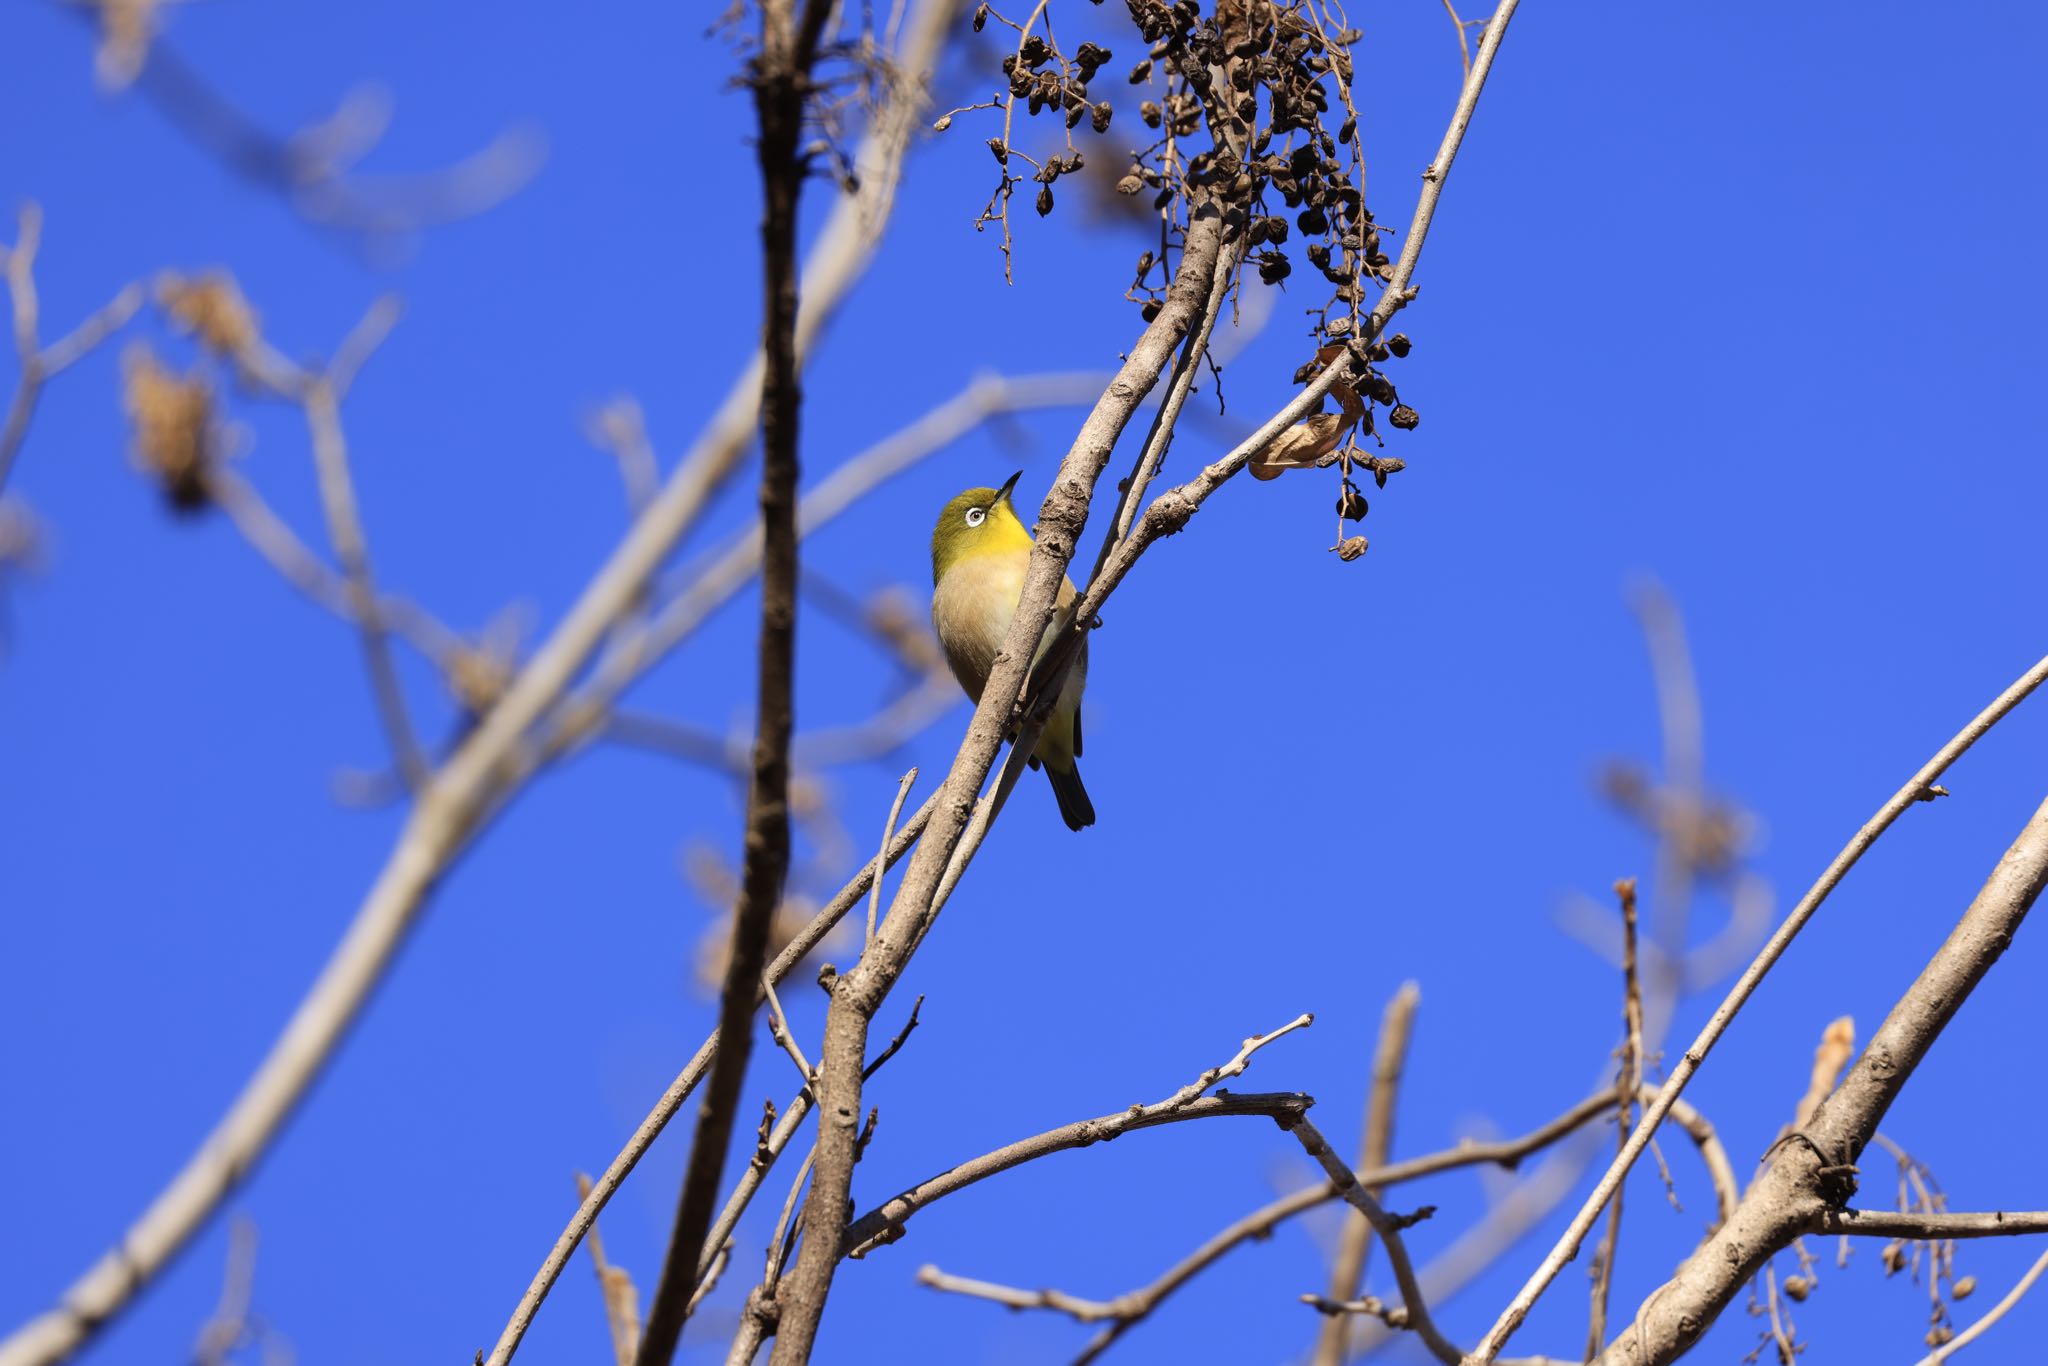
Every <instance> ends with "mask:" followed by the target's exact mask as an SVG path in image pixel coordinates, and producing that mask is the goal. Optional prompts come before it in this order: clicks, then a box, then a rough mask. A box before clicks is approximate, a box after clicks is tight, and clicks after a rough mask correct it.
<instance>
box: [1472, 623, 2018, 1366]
mask: <svg viewBox="0 0 2048 1366" xmlns="http://www.w3.org/2000/svg"><path fill="white" fill-rule="evenodd" d="M2044 679H2048V658H2043V659H2041V660H2040V661H2038V662H2037V663H2036V664H2035V665H2034V666H2033V667H2032V668H2031V669H2029V670H2027V672H2026V673H2024V674H2022V675H2021V676H2020V677H2019V679H2018V680H2016V681H2015V682H2014V683H2013V684H2012V686H2010V687H2009V688H2007V689H2006V690H2005V691H2004V692H2003V693H2001V694H1999V696H1998V697H1997V698H1996V699H1994V700H1993V701H1992V703H1991V705H1990V706H1988V707H1986V708H1985V709H1984V710H1983V711H1982V712H1980V713H1978V715H1977V716H1976V717H1975V718H1973V719H1972V720H1971V721H1970V723H1969V724H1968V725H1966V726H1964V727H1963V729H1962V730H1961V731H1960V732H1958V733H1957V734H1956V736H1955V738H1953V739H1951V740H1950V741H1949V742H1948V743H1947V744H1946V745H1944V746H1942V747H1941V749H1940V750H1939V751H1937V752H1936V754H1935V756H1934V757H1933V758H1932V759H1930V760H1928V761H1927V763H1926V764H1924V765H1923V766H1922V767H1921V769H1920V771H1919V772H1918V773H1916V774H1914V775H1913V776H1912V777H1911V778H1910V779H1908V780H1907V782H1906V784H1905V786H1904V787H1901V788H1900V789H1899V790H1898V791H1897V792H1895V793H1893V794H1892V796H1891V797H1890V798H1889V799H1888V800H1887V801H1886V802H1885V803H1884V805H1883V806H1881V807H1879V808H1878V811H1877V814H1876V815H1874V816H1872V817H1871V818H1870V820H1869V821H1867V822H1865V824H1864V825H1863V827H1862V829H1860V830H1858V831H1857V832H1856V833H1855V835H1853V836H1852V837H1851V838H1850V840H1849V843H1848V844H1847V845H1845V846H1844V847H1843V849H1842V851H1841V852H1840V853H1839V854H1837V855H1835V858H1834V861H1833V862H1831V863H1830V864H1829V865H1828V866H1827V868H1826V869H1825V870H1824V871H1823V872H1822V873H1821V875H1820V878H1819V879H1818V880H1817V881H1816V882H1815V883H1814V884H1813V886H1812V887H1811V888H1809V889H1808V890H1807V893H1806V895H1805V896H1803V897H1801V898H1800V900H1799V904H1798V905H1796V906H1794V907H1793V908H1792V911H1791V913H1790V914H1789V915H1787V916H1786V917H1785V920H1784V921H1783V923H1781V924H1780V925H1779V926H1778V928H1777V930H1776V931H1775V932H1774V933H1773V934H1772V935H1771V938H1770V940H1769V942H1767V943H1766V944H1765V945H1764V947H1763V949H1762V950H1761V951H1760V952H1759V953H1758V954H1757V956H1756V958H1755V959H1754V960H1752V961H1751V963H1750V965H1749V967H1748V968H1747V969H1745V970H1744V971H1743V974H1742V976H1741V977H1740V978H1738V979H1737V980H1736V982H1735V985H1734V986H1733V987H1731V988H1730V989H1729V992H1728V995H1727V997H1726V999H1724V1000H1723V1001H1722V1002H1721V1005H1720V1007H1719V1008H1718V1009H1717V1010H1715V1012H1714V1014H1713V1016H1712V1017H1711V1018H1710V1019H1709V1020H1708V1021H1707V1023H1706V1026H1705V1027H1704V1028H1703V1029H1701V1031H1700V1034H1699V1037H1698V1038H1697V1039H1695V1040H1694V1042H1693V1045H1692V1047H1691V1048H1688V1049H1687V1050H1686V1051H1685V1054H1684V1055H1683V1056H1682V1057H1681V1058H1680V1059H1679V1060H1678V1062H1677V1064H1676V1065H1675V1066H1674V1067H1673V1068H1672V1069H1671V1075H1670V1076H1669V1077H1668V1078H1667V1079H1666V1080H1665V1083H1664V1085H1663V1087H1662V1089H1661V1090H1659V1091H1658V1093H1657V1099H1656V1100H1655V1101H1653V1102H1652V1103H1651V1104H1650V1106H1649V1108H1648V1109H1647V1110H1646V1111H1645V1112H1644V1114H1643V1118H1642V1120H1641V1121H1640V1122H1639V1123H1638V1124H1637V1125H1636V1129H1635V1132H1634V1133H1632V1134H1630V1135H1629V1140H1628V1142H1627V1144H1625V1145H1624V1146H1623V1148H1622V1151H1621V1155H1620V1156H1619V1157H1617V1158H1616V1159H1615V1160H1614V1162H1613V1163H1612V1164H1610V1165H1609V1167H1608V1169H1607V1171H1606V1173H1605V1174H1603V1175H1602V1176H1601V1178H1600V1180H1599V1182H1598V1184H1596V1185H1595V1186H1594V1188H1593V1192H1592V1194H1591V1195H1589V1196H1587V1198H1586V1201H1585V1203H1584V1204H1583V1205H1582V1206H1580V1208H1579V1211H1578V1213H1577V1214H1576V1215H1574V1216H1573V1217H1572V1220H1571V1223H1570V1224H1569V1225H1568V1226H1567V1227H1566V1229H1565V1231H1564V1233H1563V1234H1562V1235H1561V1236H1560V1237H1559V1238H1558V1240H1557V1242H1556V1244H1555V1245H1554V1246H1553V1247H1552V1248H1551V1250H1550V1252H1549V1253H1548V1254H1547V1255H1546V1256H1545V1257H1544V1259H1543V1262H1542V1264H1541V1265H1539V1266H1538V1267H1537V1269H1536V1271H1535V1273H1534V1274H1532V1275H1531V1276H1530V1277H1529V1280H1528V1282H1527V1283H1526V1284H1525V1285H1524V1286H1523V1287H1522V1289H1521V1290H1520V1291H1518V1292H1517V1293H1516V1295H1515V1297H1514V1299H1513V1300H1512V1301H1511V1302H1510V1303H1509V1305H1508V1307H1507V1308H1506V1309H1505V1310H1504V1311H1502V1313H1501V1316H1500V1318H1499V1319H1498V1320H1497V1321H1496V1322H1495V1324H1494V1326H1493V1328H1492V1329H1491V1330H1490V1331H1489V1332H1488V1333H1487V1335H1486V1337H1485V1338H1483V1339H1482V1340H1481V1341H1480V1343H1479V1345H1478V1347H1476V1348H1475V1349H1474V1351H1473V1356H1474V1358H1475V1366H1485V1363H1487V1362H1489V1361H1491V1360H1493V1358H1494V1357H1496V1356H1498V1355H1499V1354H1500V1349H1501V1347H1502V1346H1503V1345H1505V1344H1506V1342H1507V1340H1508V1338H1509V1337H1511V1336H1512V1335H1513V1334H1514V1331H1515V1329H1516V1328H1518V1327H1520V1326H1521V1323H1522V1320H1523V1319H1525V1318H1527V1317H1528V1314H1529V1310H1530V1308H1531V1307H1532V1306H1533V1305H1534V1304H1535V1303H1536V1300H1537V1297H1539V1296H1540V1295H1541V1294H1542V1293H1543V1291H1544V1290H1545V1288H1547V1287H1548V1286H1549V1284H1550V1283H1551V1281H1553V1280H1555V1279H1556V1277H1557V1273H1558V1272H1559V1271H1561V1270H1563V1269H1564V1265H1565V1263H1566V1262H1568V1261H1570V1260H1571V1258H1572V1257H1573V1256H1575V1255H1576V1254H1577V1252H1578V1249H1579V1244H1580V1243H1581V1241H1582V1240H1583V1239H1584V1238H1585V1236H1586V1233H1587V1231H1588V1230H1589V1229H1591V1228H1592V1226H1593V1221H1594V1220H1596V1219H1598V1218H1599V1217H1600V1211H1601V1210H1603V1209H1604V1208H1606V1205H1607V1201H1608V1200H1609V1199H1610V1198H1612V1196H1613V1194H1614V1192H1615V1190H1616V1189H1617V1188H1618V1187H1619V1186H1620V1185H1621V1181H1622V1178H1623V1177H1625V1176H1626V1175H1627V1174H1628V1169H1629V1168H1630V1167H1631V1166H1633V1165H1634V1163H1635V1160H1636V1159H1637V1158H1638V1157H1640V1156H1641V1155H1642V1152H1643V1149H1644V1148H1645V1147H1647V1146H1648V1145H1649V1141H1650V1138H1651V1137H1652V1135H1654V1134H1655V1133H1656V1130H1657V1126H1658V1125H1659V1124H1661V1123H1662V1122H1663V1120H1664V1116H1665V1115H1666V1114H1667V1113H1668V1112H1669V1111H1670V1108H1671V1102H1672V1101H1674V1100H1676V1099H1678V1096H1679V1093H1680V1092H1682V1091H1683V1090H1684V1089H1685V1086H1686V1083H1688V1082H1689V1081H1691V1080H1692V1077H1693V1074H1694V1073H1695V1072H1697V1071H1698V1070H1699V1067H1700V1064H1701V1063H1702V1062H1704V1061H1705V1060H1706V1056H1707V1054H1708V1052H1710V1051H1711V1050H1712V1048H1713V1046H1714V1044H1715V1043H1716V1042H1718V1041H1719V1040H1720V1038H1721V1036H1722V1035H1723V1034H1724V1033H1726V1032H1727V1029H1728V1025H1729V1023H1730V1022H1731V1021H1733V1020H1734V1018H1735V1014H1736V1012H1737V1011H1739V1010H1741V1009H1742V1007H1743V1005H1744V1004H1745V1003H1746V1002H1747V1001H1748V1000H1749V998H1750V996H1751V994H1753V993H1754V992H1755V991H1756V989H1757V986H1758V985H1759V984H1760V983H1761V982H1762V981H1763V979H1764V976H1765V974H1766V973H1768V972H1769V971H1770V970H1771V968H1772V966H1773V965H1775V964H1776V963H1777V961H1778V959H1779V958H1781V957H1783V956H1784V953H1785V950H1786V949H1787V948H1788V947H1790V946H1791V943H1792V940H1793V939H1794V938H1795V937H1797V935H1798V934H1799V932H1800V930H1802V929H1804V928H1805V926H1806V923H1807V921H1809V920H1811V919H1812V918H1813V915H1814V912H1816V911H1818V910H1819V909H1820V906H1821V903H1822V902H1824V901H1825V900H1827V897H1828V894H1829V893H1830V892H1832V891H1833V890H1834V889H1835V887H1836V886H1837V885H1839V884H1840V882H1841V880H1842V879H1843V878H1844V877H1845V876H1847V875H1848V872H1849V870H1850V869H1851V868H1853V867H1854V866H1855V865H1856V862H1857V860H1859V859H1860V858H1862V857H1863V854H1864V851H1866V850H1867V849H1869V848H1870V846H1871V845H1872V844H1874V843H1876V841H1877V839H1878V837H1879V836H1880V835H1882V834H1883V833H1884V832H1885V831H1886V830H1888V829H1890V828H1891V825H1892V823H1893V822H1894V821H1896V820H1897V819H1898V818H1899V817H1900V816H1901V815H1903V814H1904V813H1905V811H1906V810H1907V808H1909V807H1911V806H1914V805H1916V804H1917V803H1919V802H1921V801H1924V800H1925V797H1926V793H1927V792H1928V790H1929V789H1930V788H1931V787H1932V786H1933V785H1934V782H1935V780H1936V779H1937V778H1939V777H1940V776H1941V775H1942V774H1943V773H1945V772H1946V771H1947V770H1948V767H1949V765H1951V764H1953V763H1954V762H1955V761H1956V760H1957V759H1958V758H1960V757H1961V756H1962V754H1963V753H1964V752H1965V751H1966V750H1968V749H1969V748H1970V746H1971V745H1973V744H1975V743H1976V742H1977V740H1978V739H1979V738H1980V737H1981V736H1983V734H1984V733H1985V732H1986V731H1988V730H1990V729H1991V727H1992V726H1994V725H1996V724H1997V723H1998V721H1999V720H2000V719H2001V718H2002V717H2004V716H2005V715H2006V713H2007V712H2010V711H2011V710H2012V709H2013V708H2014V707H2016V706H2018V705H2019V704H2020V702H2021V701H2022V700H2024V699H2025V698H2026V696H2027V695H2028V694H2029V693H2031V692H2032V691H2033V690H2034V689H2035V688H2037V687H2039V686H2040V685H2041V683H2042V681H2043V680H2044Z"/></svg>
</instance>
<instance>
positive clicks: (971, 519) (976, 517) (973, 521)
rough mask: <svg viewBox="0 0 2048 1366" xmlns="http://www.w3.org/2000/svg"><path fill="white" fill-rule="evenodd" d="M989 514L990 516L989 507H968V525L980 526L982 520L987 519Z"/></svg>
mask: <svg viewBox="0 0 2048 1366" xmlns="http://www.w3.org/2000/svg"><path fill="white" fill-rule="evenodd" d="M987 516H988V509H987V508H969V509H967V525H969V526H980V525H981V524H982V521H983V520H984V519H985V518H986V517H987Z"/></svg>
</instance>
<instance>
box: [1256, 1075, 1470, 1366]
mask: <svg viewBox="0 0 2048 1366" xmlns="http://www.w3.org/2000/svg"><path fill="white" fill-rule="evenodd" d="M1280 1124H1281V1127H1282V1128H1284V1129H1286V1130H1288V1131H1289V1132H1290V1133H1292V1134H1293V1135H1294V1136H1295V1138H1296V1139H1298V1140H1299V1141H1300V1143H1301V1146H1302V1150H1303V1151H1305V1152H1306V1153H1307V1154H1308V1155H1309V1157H1310V1159H1311V1160H1313V1161H1314V1162H1316V1163H1317V1164H1318V1165H1320V1166H1321V1167H1322V1169H1323V1171H1324V1172H1325V1173H1327V1174H1328V1176H1329V1178H1330V1184H1331V1185H1332V1186H1334V1187H1336V1190H1337V1194H1338V1195H1339V1196H1340V1197H1341V1198H1342V1199H1343V1200H1344V1201H1345V1203H1347V1204H1349V1205H1350V1206H1351V1207H1352V1208H1353V1209H1355V1210H1357V1211H1358V1212H1359V1213H1360V1214H1362V1215H1364V1216H1365V1217H1366V1219H1367V1220H1368V1221H1369V1222H1370V1223H1371V1224H1372V1227H1373V1232H1375V1233H1377V1234H1379V1236H1380V1241H1381V1242H1382V1243H1385V1244H1386V1247H1387V1261H1388V1263H1389V1264H1390V1265H1391V1266H1392V1267H1393V1269H1394V1282H1395V1284H1397V1285H1399V1286H1400V1287H1401V1307H1402V1309H1404V1310H1405V1311H1406V1313H1405V1316H1404V1319H1403V1322H1402V1324H1401V1326H1402V1327H1403V1328H1408V1329H1412V1330H1413V1331H1414V1333H1415V1335H1416V1336H1417V1337H1419V1338H1421V1339H1422V1343H1423V1345H1424V1346H1425V1347H1427V1348H1429V1350H1430V1351H1431V1352H1432V1353H1433V1354H1434V1355H1435V1356H1436V1359H1437V1360H1438V1361H1441V1362H1443V1363H1444V1364H1445V1366H1458V1363H1459V1362H1460V1361H1461V1360H1462V1359H1463V1358H1464V1353H1462V1352H1460V1351H1459V1350H1458V1349H1457V1348H1456V1347H1454V1346H1452V1345H1451V1342H1450V1340H1449V1339H1448V1338H1446V1337H1445V1336H1444V1335H1443V1334H1442V1333H1441V1332H1439V1331H1437V1326H1436V1323H1435V1321H1434V1320H1432V1319H1431V1318H1430V1316H1429V1306H1428V1305H1426V1304H1424V1303H1423V1300H1422V1287H1421V1286H1420V1285H1419V1284H1417V1283H1416V1280H1415V1266H1414V1264H1413V1263H1412V1262H1410V1261H1409V1260H1408V1247H1407V1244H1406V1243H1404V1242H1403V1241H1402V1239H1401V1223H1400V1221H1398V1220H1396V1219H1394V1218H1392V1217H1391V1216H1390V1215H1388V1213H1387V1212H1386V1211H1385V1210H1383V1209H1381V1208H1380V1204H1379V1201H1377V1200H1375V1199H1373V1198H1372V1195H1371V1193H1370V1192H1368V1191H1367V1190H1366V1188H1365V1187H1364V1186H1363V1185H1361V1184H1360V1183H1359V1179H1358V1174H1357V1173H1356V1172H1354V1171H1352V1170H1351V1168H1349V1167H1347V1166H1345V1165H1344V1159H1343V1158H1341V1157H1339V1156H1337V1153H1336V1150H1335V1149H1333V1148H1332V1147H1331V1146H1330V1144H1329V1142H1328V1140H1326V1139H1325V1138H1324V1137H1323V1136H1322V1134H1321V1133H1319V1132H1317V1130H1316V1126H1315V1125H1314V1124H1312V1123H1310V1122H1309V1119H1308V1116H1307V1115H1303V1116H1301V1117H1300V1118H1298V1119H1295V1120H1293V1121H1292V1122H1291V1123H1290V1122H1289V1121H1287V1120H1282V1121H1281V1122H1280Z"/></svg>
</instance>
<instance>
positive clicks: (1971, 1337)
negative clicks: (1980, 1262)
mask: <svg viewBox="0 0 2048 1366" xmlns="http://www.w3.org/2000/svg"><path fill="white" fill-rule="evenodd" d="M2044 1271H2048V1252H2044V1253H2042V1254H2041V1255H2040V1256H2039V1257H2037V1258H2035V1259H2034V1264H2033V1265H2032V1266H2030V1267H2028V1268H2027V1274H2026V1275H2024V1276H2022V1277H2020V1279H2019V1282H2018V1283H2017V1284H2016V1285H2014V1286H2013V1288H2012V1289H2010V1290H2008V1291H2006V1293H2005V1298H2004V1299H2002V1300H2000V1301H1999V1302H1998V1303H1997V1304H1994V1305H1992V1306H1991V1308H1989V1309H1988V1310H1986V1311H1985V1313H1984V1317H1983V1318H1981V1319H1978V1320H1977V1321H1976V1322H1975V1323H1973V1324H1971V1325H1970V1326H1969V1327H1968V1328H1965V1329H1964V1330H1963V1331H1962V1332H1960V1333H1958V1334H1956V1335H1955V1336H1954V1337H1953V1338H1951V1339H1949V1340H1948V1341H1947V1342H1945V1343H1943V1344H1942V1345H1941V1346H1939V1347H1937V1348H1935V1349H1934V1350H1933V1351H1931V1352H1929V1353H1928V1354H1927V1355H1926V1356H1924V1357H1922V1358H1920V1361H1919V1366H1941V1363H1942V1362H1944V1361H1947V1360H1948V1359H1949V1358H1950V1357H1952V1356H1954V1355H1955V1354H1956V1353H1957V1352H1960V1351H1962V1350H1963V1348H1965V1347H1968V1346H1969V1345H1970V1344H1971V1343H1973V1342H1975V1341H1976V1340H1977V1339H1978V1338H1980V1337H1983V1336H1984V1335H1985V1334H1986V1333H1988V1332H1990V1331H1991V1330H1992V1329H1993V1328H1995V1327H1997V1325H1998V1321H1999V1320H2000V1319H2002V1318H2004V1317H2005V1316H2006V1315H2007V1314H2009V1313H2011V1312H2012V1307H2013V1306H2014V1305H2016V1304H2018V1303H2019V1302H2020V1301H2021V1300H2022V1299H2023V1298H2025V1297H2026V1293H2027V1292H2028V1291H2029V1290H2032V1289H2033V1288H2034V1282H2035V1281H2038V1280H2040V1279H2041V1273H2042V1272H2044Z"/></svg>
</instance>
